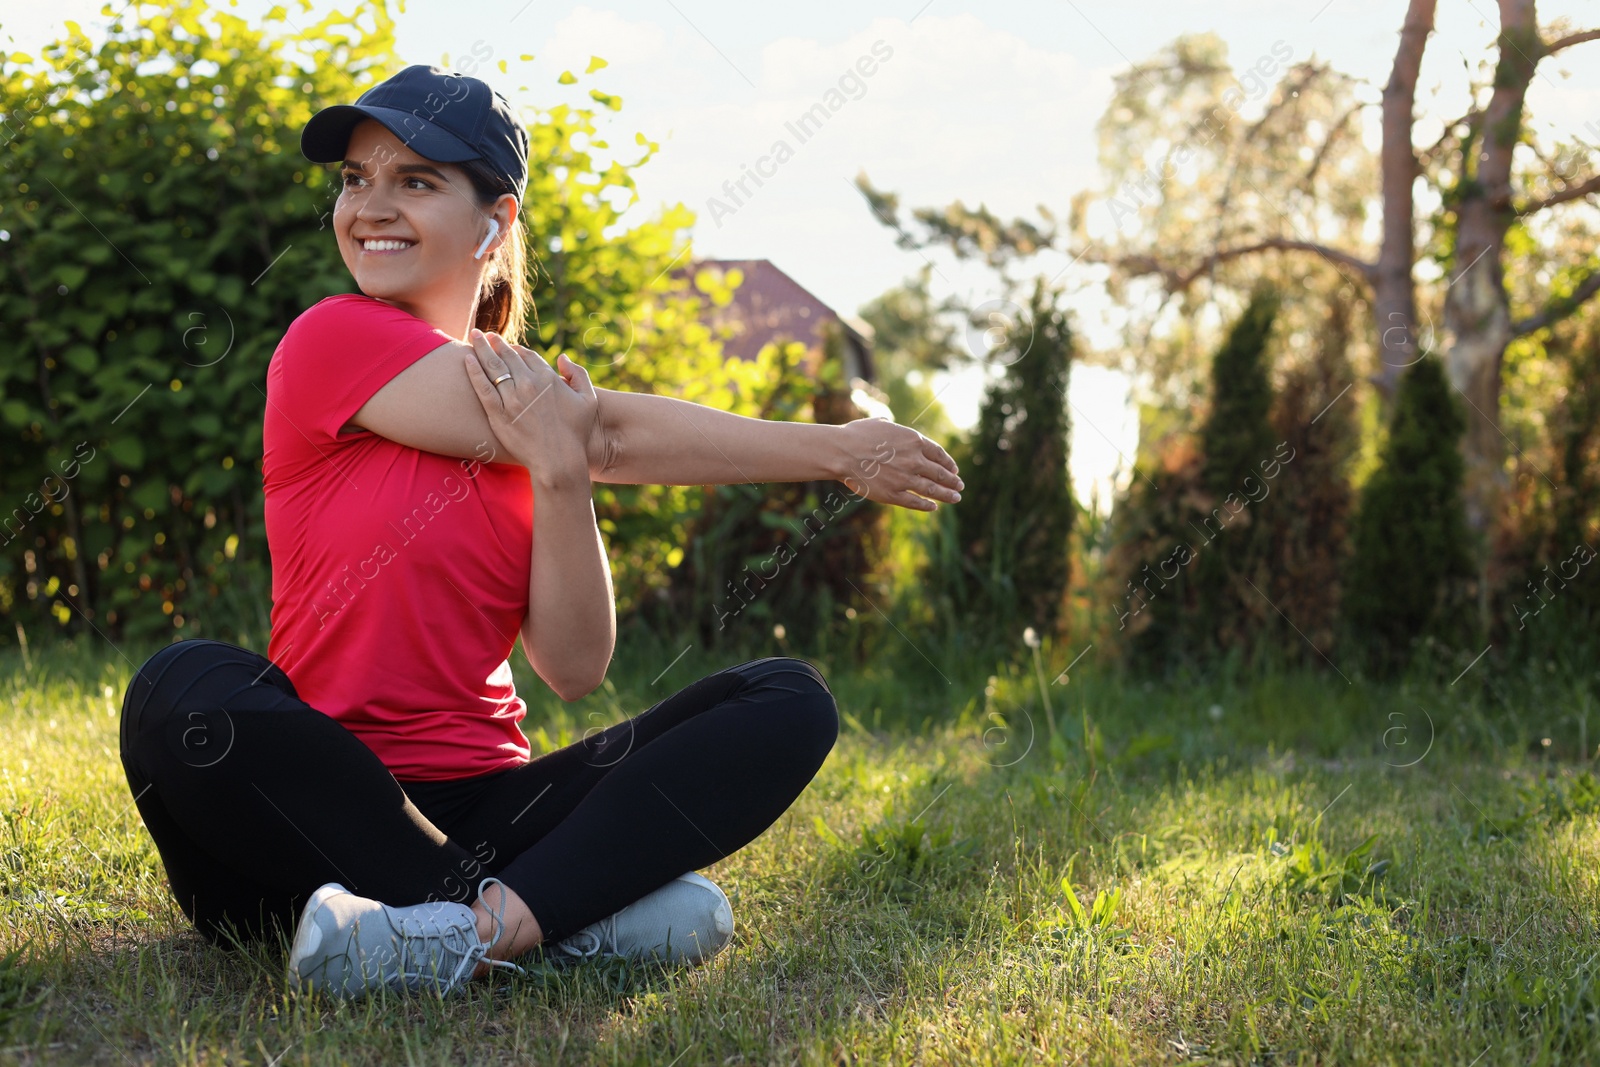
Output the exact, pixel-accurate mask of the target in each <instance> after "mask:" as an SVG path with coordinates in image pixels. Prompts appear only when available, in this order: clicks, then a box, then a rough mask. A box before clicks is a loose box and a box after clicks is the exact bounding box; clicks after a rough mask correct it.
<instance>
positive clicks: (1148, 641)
mask: <svg viewBox="0 0 1600 1067" xmlns="http://www.w3.org/2000/svg"><path fill="white" fill-rule="evenodd" d="M1278 307H1279V297H1278V294H1277V293H1276V291H1275V290H1273V289H1272V288H1270V287H1268V286H1258V287H1257V289H1256V290H1255V293H1254V295H1253V296H1252V298H1251V300H1250V302H1249V304H1248V305H1247V306H1246V307H1245V309H1244V311H1243V312H1242V313H1241V314H1240V316H1239V318H1238V319H1237V320H1235V321H1234V323H1233V325H1232V327H1231V328H1230V329H1229V331H1228V334H1227V337H1226V338H1225V340H1224V341H1223V343H1222V345H1221V347H1219V348H1218V350H1217V353H1216V355H1215V356H1214V357H1213V359H1212V362H1211V403H1210V408H1209V410H1208V412H1207V413H1206V416H1205V418H1204V421H1203V422H1202V424H1201V428H1200V432H1199V434H1198V435H1197V438H1198V440H1197V442H1196V443H1197V445H1198V451H1194V450H1193V447H1192V446H1189V445H1187V444H1186V443H1185V442H1183V441H1182V440H1181V439H1180V440H1179V441H1178V442H1176V443H1175V444H1174V445H1173V446H1171V453H1170V458H1169V459H1168V460H1167V461H1165V462H1163V463H1162V464H1161V468H1162V469H1160V470H1158V471H1156V472H1155V475H1154V478H1153V479H1152V478H1151V477H1150V476H1149V475H1141V476H1140V480H1139V483H1138V487H1137V488H1136V489H1135V491H1134V493H1133V495H1132V497H1131V499H1130V504H1129V506H1128V508H1127V509H1126V510H1125V512H1124V514H1123V516H1122V517H1121V518H1120V524H1121V525H1122V526H1124V527H1125V528H1126V529H1127V530H1128V535H1127V544H1128V545H1129V546H1130V548H1129V549H1128V550H1125V551H1124V552H1123V553H1122V554H1121V555H1122V558H1123V559H1125V560H1128V562H1127V563H1125V564H1123V565H1122V566H1121V568H1120V569H1121V570H1122V571H1124V572H1125V573H1126V576H1127V578H1126V584H1127V586H1128V594H1127V597H1126V603H1125V604H1124V605H1123V607H1122V609H1120V610H1119V612H1118V615H1119V620H1120V622H1121V625H1120V626H1119V629H1127V630H1130V631H1131V634H1132V636H1133V641H1134V646H1133V649H1132V651H1133V652H1134V654H1135V655H1136V656H1137V657H1138V658H1140V659H1143V660H1145V661H1147V662H1152V663H1158V664H1161V665H1162V666H1172V665H1175V664H1176V663H1179V662H1182V661H1186V660H1189V661H1193V660H1198V659H1203V658H1208V657H1210V656H1213V655H1216V654H1219V653H1224V652H1227V651H1229V650H1237V654H1239V655H1242V656H1245V657H1250V656H1253V655H1255V654H1256V653H1257V652H1259V651H1261V650H1262V648H1263V646H1264V644H1265V643H1266V642H1267V641H1268V640H1269V639H1271V638H1274V637H1276V636H1278V635H1277V632H1276V631H1277V626H1276V620H1277V614H1276V612H1275V611H1274V609H1273V606H1272V604H1271V603H1269V602H1268V600H1267V597H1268V595H1269V594H1268V593H1267V592H1266V591H1267V590H1268V589H1269V588H1270V587H1271V585H1272V546H1273V537H1274V533H1273V519H1274V513H1275V512H1276V511H1277V502H1276V501H1273V500H1272V499H1271V497H1272V493H1273V488H1274V483H1275V482H1277V480H1278V479H1279V477H1280V476H1281V475H1282V473H1283V465H1284V462H1285V460H1286V459H1288V460H1289V461H1290V462H1292V455H1291V454H1290V453H1289V452H1287V451H1284V450H1282V449H1280V448H1279V447H1278V444H1279V442H1278V439H1277V437H1276V436H1275V434H1274V433H1273V429H1272V424H1271V422H1270V421H1269V414H1270V412H1271V409H1272V388H1271V384H1270V381H1269V378H1268V368H1269V366H1270V359H1269V356H1268V343H1269V341H1270V339H1271V337H1272V332H1273V325H1274V323H1275V321H1276V318H1277V313H1278ZM1130 621H1131V622H1132V623H1133V625H1132V626H1131V627H1129V626H1128V623H1129V622H1130Z"/></svg>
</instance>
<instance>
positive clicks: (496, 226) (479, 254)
mask: <svg viewBox="0 0 1600 1067" xmlns="http://www.w3.org/2000/svg"><path fill="white" fill-rule="evenodd" d="M499 232H500V220H499V219H490V220H489V232H488V233H487V234H485V235H484V238H483V244H481V245H479V246H478V250H477V251H476V252H474V253H472V258H473V259H482V258H483V254H484V252H486V251H488V248H489V242H490V241H492V240H494V235H495V234H497V233H499Z"/></svg>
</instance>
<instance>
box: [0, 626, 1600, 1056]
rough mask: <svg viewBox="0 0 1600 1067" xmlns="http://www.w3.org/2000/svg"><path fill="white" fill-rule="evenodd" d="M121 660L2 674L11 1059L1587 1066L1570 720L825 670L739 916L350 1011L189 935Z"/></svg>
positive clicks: (1590, 899)
mask: <svg viewBox="0 0 1600 1067" xmlns="http://www.w3.org/2000/svg"><path fill="white" fill-rule="evenodd" d="M130 654H131V653H130ZM135 658H137V657H135ZM703 667H704V671H705V672H709V671H710V670H714V669H716V667H715V666H711V665H703ZM698 669H701V668H700V667H696V666H694V665H690V664H687V663H686V664H683V665H680V666H679V668H677V669H676V670H675V673H674V674H673V675H672V679H674V680H673V681H671V682H670V683H669V682H668V681H662V682H660V683H658V684H657V685H655V686H654V687H652V686H651V685H650V679H649V675H648V674H647V673H645V672H643V671H642V669H641V673H640V675H639V677H637V678H634V677H621V678H614V679H613V680H611V681H608V683H607V686H606V687H605V688H604V689H602V690H600V691H598V692H597V693H596V694H595V695H594V696H593V697H591V698H589V699H588V700H586V701H583V702H581V703H579V704H575V705H563V704H561V703H560V702H559V701H554V700H553V698H552V699H551V700H550V701H549V702H547V703H543V702H540V700H539V699H536V696H535V686H536V684H537V683H536V682H534V681H533V680H532V679H528V680H526V682H524V691H525V692H527V693H528V694H529V699H530V702H531V703H533V705H534V707H533V712H532V714H531V715H530V720H529V723H528V724H527V725H528V728H529V733H530V735H531V736H532V737H533V738H534V742H535V748H536V750H537V749H539V748H541V747H543V748H548V747H553V746H555V745H558V744H564V743H568V742H570V741H572V740H575V739H577V738H578V737H581V736H582V735H583V732H584V730H586V729H588V728H589V727H591V726H594V725H597V724H601V723H604V722H610V721H615V719H616V718H619V717H621V716H622V715H624V714H628V713H630V712H636V711H638V710H642V709H643V708H644V707H647V706H649V704H651V703H653V702H654V701H656V700H659V699H661V697H662V696H664V695H666V694H667V693H668V692H670V691H672V690H671V688H669V685H670V686H674V687H675V686H681V685H682V684H686V680H692V678H693V677H695V676H697V675H695V674H694V671H695V670H698ZM131 670H132V668H131V666H130V665H129V663H127V662H126V661H125V660H124V659H122V658H121V657H119V656H116V655H114V654H113V655H111V656H109V657H107V656H104V655H101V654H98V653H96V652H95V651H93V650H92V649H90V650H86V651H85V652H83V653H81V654H79V653H68V652H61V653H52V654H46V655H36V656H35V657H34V661H33V664H32V669H31V670H25V669H24V668H23V666H22V664H21V663H20V662H16V661H15V660H14V659H13V660H12V661H7V662H5V663H3V664H0V732H3V736H4V738H5V745H4V749H3V752H0V813H3V816H4V824H3V827H0V876H3V883H0V884H3V893H0V913H3V914H4V917H5V922H4V935H3V940H0V1049H3V1051H0V1059H3V1060H4V1061H6V1062H45V1063H49V1062H78V1061H82V1060H86V1059H91V1058H97V1059H100V1060H102V1061H106V1062H112V1061H115V1062H131V1063H203V1062H223V1061H224V1060H226V1061H227V1062H229V1063H250V1064H267V1063H280V1064H302V1063H303V1064H313V1063H320V1062H327V1061H329V1060H331V1059H337V1060H339V1061H341V1062H351V1063H372V1064H380V1063H440V1064H443V1063H460V1062H463V1061H466V1060H472V1061H474V1062H508V1063H509V1062H519V1063H521V1062H557V1061H566V1062H572V1061H579V1060H585V1059H592V1060H597V1061H603V1062H613V1061H614V1062H621V1063H668V1062H671V1061H673V1059H674V1057H681V1058H680V1060H679V1062H681V1063H700V1062H706V1063H739V1062H746V1063H766V1062H773V1061H778V1062H802V1063H839V1062H850V1063H863V1064H867V1063H886V1062H906V1063H910V1062H930V1063H931V1062H982V1063H1026V1062H1050V1063H1058V1062H1103V1061H1110V1060H1116V1061H1128V1062H1145V1063H1171V1062H1174V1061H1176V1062H1192V1063H1201V1062H1224V1063H1250V1062H1267V1061H1269V1060H1270V1061H1272V1062H1286V1063H1294V1062H1313V1061H1315V1062H1339V1063H1369V1062H1370V1063H1378V1062H1427V1063H1446V1062H1459V1063H1463V1064H1465V1063H1470V1062H1473V1060H1474V1057H1479V1056H1481V1057H1482V1058H1481V1059H1480V1060H1479V1061H1478V1062H1481V1063H1496V1062H1517V1063H1529V1062H1537V1063H1554V1062H1567V1063H1571V1062H1585V1061H1593V1060H1594V1059H1596V1058H1597V1057H1600V1029H1597V1023H1596V1019H1597V1015H1600V1004H1597V1001H1600V994H1597V992H1596V977H1597V975H1600V967H1597V966H1596V963H1595V961H1596V960H1597V959H1600V933H1597V931H1596V928H1595V921H1594V920H1595V901H1596V899H1597V897H1596V894H1597V891H1600V884H1597V883H1600V875H1597V873H1596V872H1597V870H1600V863H1597V861H1600V829H1597V827H1596V825H1595V818H1594V816H1595V814H1596V813H1597V812H1600V785H1597V783H1596V782H1595V779H1594V778H1592V777H1590V776H1588V774H1587V772H1586V771H1584V770H1583V769H1582V768H1578V767H1574V766H1572V765H1566V766H1563V765H1560V764H1556V763H1552V762H1551V761H1549V760H1548V759H1545V758H1544V757H1543V755H1542V753H1543V752H1544V751H1545V749H1546V748H1547V747H1548V746H1542V745H1541V744H1540V743H1539V742H1538V738H1540V737H1541V736H1548V735H1549V734H1550V732H1551V730H1554V729H1558V728H1563V729H1564V728H1565V727H1564V726H1558V724H1557V720H1558V719H1559V718H1560V715H1561V714H1562V713H1552V712H1549V711H1547V710H1535V709H1534V708H1532V707H1530V708H1529V709H1524V710H1523V711H1522V714H1521V716H1520V718H1519V717H1518V716H1505V715H1500V716H1498V717H1497V716H1496V714H1495V713H1493V712H1491V711H1490V710H1489V708H1490V704H1491V703H1492V700H1491V699H1490V698H1488V697H1483V696H1482V695H1481V694H1477V695H1472V696H1451V695H1448V694H1442V693H1424V692H1413V691H1410V690H1381V689H1369V688H1359V687H1355V688H1353V689H1352V687H1345V686H1342V685H1329V683H1328V682H1327V681H1326V680H1325V679H1321V678H1317V677H1310V676H1308V677H1297V676H1283V677H1272V678H1266V679H1261V680H1258V681H1257V682H1256V684H1252V685H1251V686H1249V687H1229V686H1226V685H1221V684H1217V685H1214V686H1207V685H1194V686H1187V687H1179V686H1172V687H1147V686H1142V685H1129V684H1127V683H1126V682H1123V681H1120V680H1118V679H1117V678H1115V677H1102V676H1096V675H1093V674H1090V673H1088V672H1084V673H1083V675H1082V676H1081V677H1080V676H1078V675H1075V676H1074V681H1073V683H1072V684H1071V685H1070V686H1059V687H1057V691H1056V692H1054V693H1052V694H1051V700H1052V706H1051V714H1052V715H1053V717H1054V718H1055V720H1056V726H1057V734H1056V735H1055V736H1054V738H1053V739H1052V737H1051V736H1049V732H1048V728H1047V727H1046V726H1045V717H1044V709H1043V707H1042V706H1041V705H1040V704H1039V702H1038V696H1039V687H1038V685H1037V684H1036V681H1035V679H1034V676H1033V672H1032V669H1031V666H1030V665H1029V664H1026V663H1024V664H1021V665H1019V666H1018V667H1017V668H1016V669H1015V670H1014V671H1012V672H1009V673H1008V672H1005V671H1002V672H1001V673H1000V674H999V675H997V676H995V677H993V678H992V679H985V678H978V679H971V680H964V681H960V682H954V683H953V684H952V685H951V686H949V687H948V692H949V694H950V696H949V698H948V700H947V702H946V704H945V706H943V707H942V708H937V709H930V708H929V707H928V705H927V703H926V700H925V698H923V697H921V696H918V697H915V698H912V697H909V696H908V697H905V698H904V699H905V700H906V701H911V700H913V699H914V700H915V702H916V706H915V707H912V708H906V707H895V706H893V705H892V704H891V703H886V701H887V700H888V699H889V694H892V693H893V691H894V690H893V688H892V686H887V685H885V684H884V682H883V679H878V678H872V677H869V676H865V675H849V674H847V673H845V672H844V671H842V670H829V671H828V672H827V673H828V677H829V678H830V681H831V683H832V684H833V687H834V690H835V693H836V695H837V696H838V698H839V702H840V706H841V709H842V710H843V711H844V712H845V713H846V715H845V726H844V727H843V729H842V730H841V736H840V740H839V744H838V746H837V747H836V748H835V750H834V752H833V754H832V755H831V756H830V757H829V760H828V762H827V764H826V765H825V766H824V767H823V770H822V772H821V773H820V774H819V776H818V777H817V779H816V780H815V781H814V782H813V784H812V785H811V787H810V788H809V789H808V790H807V791H806V793H805V794H804V795H803V796H802V797H801V799H800V800H799V802H798V803H797V804H796V805H795V806H794V807H793V808H792V809H791V810H790V811H789V812H787V813H786V814H785V815H784V816H783V817H782V818H781V819H780V820H779V821H778V823H777V824H776V825H774V826H773V827H772V829H771V830H769V831H768V832H767V833H766V834H765V835H763V836H762V837H761V838H760V839H758V840H757V841H756V842H754V843H753V844H752V845H751V846H750V847H748V848H746V849H744V850H742V851H741V852H739V853H737V854H735V855H733V856H731V857H729V858H728V859H727V860H725V861H723V862H722V863H720V864H718V865H717V866H716V867H714V868H712V869H711V871H710V873H711V874H712V875H713V876H714V877H715V878H716V879H717V880H718V881H719V883H720V884H721V885H722V886H723V887H724V888H725V889H726V890H727V892H728V893H729V895H730V897H731V898H732V899H733V902H734V911H735V916H736V923H737V937H736V940H735V942H734V944H733V945H732V946H731V947H730V949H729V950H728V951H726V952H725V953H723V955H721V956H720V957H719V958H718V959H717V960H716V961H715V963H714V964H713V965H712V966H710V967H708V968H702V969H697V970H690V971H681V972H671V971H661V970H650V969H629V968H626V967H622V966H616V965H611V966H590V967H587V968H580V969H578V970H576V971H569V972H565V973H557V972H554V971H551V970H548V969H545V968H537V967H536V968H534V969H532V970H531V971H530V974H529V975H528V976H527V977H522V978H517V977H513V978H511V979H506V978H504V977H502V976H498V975H497V976H496V977H495V978H494V979H493V980H492V981H484V982H480V983H476V984H474V986H473V987H471V989H470V990H469V991H468V992H467V994H466V995H463V996H460V997H457V998H452V999H451V1000H449V1001H446V1002H442V1003H441V1002H439V1001H437V1000H430V999H428V998H420V997H419V998H410V999H401V998H394V997H386V998H377V999H374V1000H371V1001H367V1002H362V1003H359V1004H355V1005H349V1004H332V1003H324V1002H319V1001H317V1000H315V999H309V998H307V999H301V998H297V997H294V996H291V995H290V994H288V993H287V991H286V988H285V986H284V983H283V978H282V956H281V952H280V950H279V949H277V948H275V947H273V946H262V947H260V948H258V949H253V950H251V951H249V952H245V953H225V952H221V951H218V950H216V949H213V948H211V947H210V946H209V945H207V944H206V943H205V942H204V941H202V940H201V939H200V938H199V937H198V935H196V934H194V933H193V932H191V931H190V930H189V929H188V928H187V926H186V924H185V923H184V921H183V919H182V916H181V914H180V913H179V912H178V910H177V908H176V906H175V905H174V903H173V902H172V900H171V898H170V895H169V893H168V891H167V887H166V883H165V876H164V874H163V872H162V869H161V866H160V862H159V857H158V856H157V854H156V851H155V848H154V845H153V844H152V843H151V842H150V840H149V837H148V835H147V834H146V833H145V831H144V829H143V827H142V825H141V824H140V822H139V819H138V814H137V811H136V809H135V808H134V807H133V804H132V798H131V797H130V796H129V794H128V789H127V785H126V783H125V781H124V779H123V777H122V771H121V766H120V763H119V760H118V756H117V727H118V722H117V712H118V710H119V709H120V702H121V696H122V692H123V687H124V686H125V685H126V683H127V679H128V676H129V675H130V674H131ZM519 681H523V679H520V678H519ZM941 688H944V687H943V686H941ZM108 690H109V691H108ZM1541 699H1542V703H1541V704H1540V705H1537V706H1536V707H1540V708H1544V709H1548V708H1551V707H1570V706H1573V703H1574V699H1573V698H1572V697H1571V696H1570V694H1568V695H1567V696H1561V695H1560V694H1556V693H1548V694H1541ZM1585 699H1587V698H1585ZM1452 700H1453V701H1454V702H1453V703H1447V701H1452ZM1543 701H1548V702H1543ZM1419 704H1422V705H1426V706H1427V707H1429V708H1430V709H1431V711H1430V712H1429V715H1430V716H1431V719H1430V721H1431V722H1433V723H1434V724H1436V726H1437V736H1436V737H1432V738H1431V742H1432V743H1431V746H1430V747H1429V748H1428V749H1427V754H1426V757H1425V758H1422V759H1420V760H1417V761H1416V762H1414V763H1412V762H1410V761H1412V760H1413V759H1414V758H1415V757H1416V755H1417V754H1418V753H1422V752H1423V751H1424V748H1423V738H1422V737H1421V736H1420V735H1419V736H1417V737H1415V738H1413V739H1412V740H1414V741H1415V744H1414V746H1413V747H1411V748H1410V749H1409V750H1405V749H1403V748H1402V747H1401V745H1400V742H1401V741H1402V740H1406V739H1404V738H1400V737H1398V736H1397V735H1396V734H1394V733H1392V732H1391V733H1387V734H1386V733H1385V731H1392V730H1393V729H1394V724H1395V720H1394V719H1393V718H1392V717H1391V716H1392V715H1393V714H1396V713H1402V714H1410V715H1412V716H1413V719H1415V712H1414V711H1413V710H1412V709H1413V708H1414V707H1416V706H1418V705H1419ZM1215 708H1220V709H1221V710H1220V712H1217V711H1216V710H1214V709H1215ZM1541 716H1543V717H1545V718H1548V719H1549V720H1550V721H1549V722H1545V721H1542V720H1541ZM874 722H876V723H878V724H879V728H873V724H874ZM1415 728H1417V729H1420V724H1418V725H1417V726H1416V727H1415ZM7 953H10V955H7ZM124 1057H126V1058H124Z"/></svg>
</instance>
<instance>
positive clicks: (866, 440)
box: [838, 418, 966, 511]
mask: <svg viewBox="0 0 1600 1067" xmlns="http://www.w3.org/2000/svg"><path fill="white" fill-rule="evenodd" d="M838 429H839V440H840V442H841V443H842V447H843V449H844V451H845V453H846V455H847V461H848V462H847V468H846V472H845V473H844V474H843V475H842V476H841V477H840V478H839V481H841V482H843V483H844V484H845V488H847V489H849V490H850V491H851V492H852V493H854V494H855V495H856V496H858V497H864V498H865V499H867V500H876V501H879V502H880V503H884V504H899V505H900V506H901V507H906V508H915V509H916V510H918V511H937V510H938V508H939V505H938V504H937V503H935V501H944V502H946V503H952V504H953V503H955V502H956V501H958V500H960V499H961V493H960V490H961V489H962V488H963V487H964V486H965V484H966V483H964V482H963V481H962V480H961V478H960V477H959V476H958V475H957V471H956V461H955V460H953V459H951V458H950V453H948V452H946V451H945V450H944V449H942V448H940V447H939V445H938V444H937V443H936V442H934V441H931V440H929V439H928V438H926V437H924V436H923V435H922V434H920V433H918V432H917V431H916V430H913V429H912V428H911V427H909V426H901V425H900V424H899V423H897V422H890V421H889V420H888V419H885V418H872V419H856V420H855V421H853V422H847V423H845V424H844V425H843V426H840V427H839V428H838Z"/></svg>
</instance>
